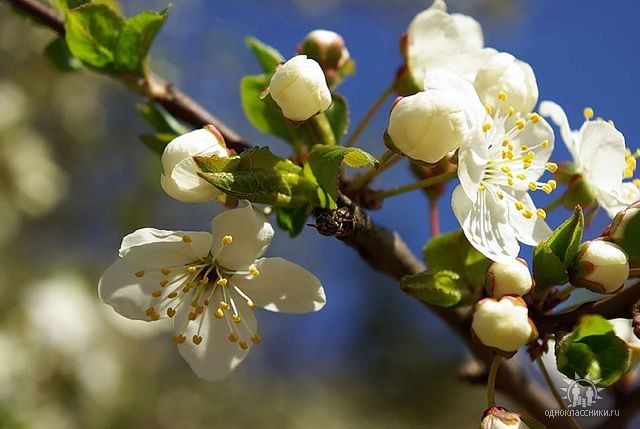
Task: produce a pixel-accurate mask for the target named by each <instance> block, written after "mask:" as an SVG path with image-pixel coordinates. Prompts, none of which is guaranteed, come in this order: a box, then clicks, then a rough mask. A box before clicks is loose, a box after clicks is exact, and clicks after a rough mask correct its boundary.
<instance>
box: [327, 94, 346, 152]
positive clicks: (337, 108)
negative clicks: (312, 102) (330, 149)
mask: <svg viewBox="0 0 640 429" xmlns="http://www.w3.org/2000/svg"><path fill="white" fill-rule="evenodd" d="M331 99H332V102H331V106H329V108H328V109H327V110H325V111H324V114H325V116H326V117H327V119H328V120H329V124H330V126H331V131H333V135H334V137H335V144H340V141H341V140H342V138H343V137H344V135H345V134H346V133H347V130H348V129H349V106H348V104H347V100H345V98H344V97H343V96H341V95H340V94H336V93H333V94H331Z"/></svg>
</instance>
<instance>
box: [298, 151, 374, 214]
mask: <svg viewBox="0 0 640 429" xmlns="http://www.w3.org/2000/svg"><path fill="white" fill-rule="evenodd" d="M343 162H344V163H345V164H346V165H347V166H349V167H353V168H360V167H366V166H368V165H375V164H376V163H377V160H376V159H375V157H373V156H372V155H371V154H369V153H368V152H365V151H364V150H362V149H358V148H354V147H343V146H322V145H316V146H314V147H313V148H312V149H311V152H310V153H309V156H308V157H307V159H306V160H305V163H304V174H305V176H306V177H307V178H309V179H310V180H311V181H313V182H314V183H316V184H317V185H318V187H319V189H318V198H319V203H320V207H322V208H327V209H336V208H337V207H338V206H337V203H336V201H337V198H338V179H339V176H340V166H341V164H342V163H343Z"/></svg>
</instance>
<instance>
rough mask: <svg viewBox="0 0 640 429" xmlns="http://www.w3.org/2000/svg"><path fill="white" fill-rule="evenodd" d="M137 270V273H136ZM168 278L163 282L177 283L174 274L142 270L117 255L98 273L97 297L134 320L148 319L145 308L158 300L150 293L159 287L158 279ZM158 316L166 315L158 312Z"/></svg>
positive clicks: (143, 268)
mask: <svg viewBox="0 0 640 429" xmlns="http://www.w3.org/2000/svg"><path fill="white" fill-rule="evenodd" d="M136 273H137V274H136ZM165 279H167V280H169V284H168V285H167V286H166V287H167V288H169V289H171V288H173V287H174V285H176V284H177V283H176V280H178V281H179V280H180V279H176V276H175V275H174V276H169V277H166V276H164V275H163V274H161V273H160V271H158V270H155V271H151V270H145V267H142V266H140V265H138V264H134V263H132V261H131V260H130V259H129V258H119V259H118V260H117V261H116V262H115V263H114V264H113V265H111V266H110V267H109V268H108V269H107V270H106V271H105V272H104V274H102V277H100V281H99V282H98V296H99V297H100V300H101V301H102V302H104V303H106V304H109V305H110V306H112V307H113V309H114V310H115V311H117V312H118V313H119V314H121V315H122V316H124V317H126V318H129V319H135V320H146V321H148V320H149V317H148V316H147V315H146V314H145V310H146V309H148V308H149V307H152V306H154V305H155V304H157V303H158V298H154V297H153V296H151V293H152V292H153V291H155V290H158V289H160V281H162V280H165ZM159 316H160V317H161V318H164V317H166V315H165V314H164V313H159Z"/></svg>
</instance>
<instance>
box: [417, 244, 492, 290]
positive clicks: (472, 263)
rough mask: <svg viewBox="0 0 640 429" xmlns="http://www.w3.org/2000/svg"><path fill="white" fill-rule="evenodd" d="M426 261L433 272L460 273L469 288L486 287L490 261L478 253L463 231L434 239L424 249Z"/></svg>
mask: <svg viewBox="0 0 640 429" xmlns="http://www.w3.org/2000/svg"><path fill="white" fill-rule="evenodd" d="M423 252H424V260H425V262H426V264H427V266H428V267H429V270H431V271H437V270H448V271H452V272H455V273H458V274H460V275H461V276H462V278H463V279H464V280H465V281H466V283H467V284H469V286H472V287H481V286H482V285H484V281H485V276H486V272H487V267H488V266H489V263H490V262H491V261H489V259H487V258H486V257H485V256H484V255H482V254H481V253H480V252H478V251H477V250H476V249H475V248H473V246H471V244H469V241H468V240H467V238H466V237H465V236H464V234H463V233H462V231H452V232H448V233H445V234H440V235H438V236H437V237H434V238H432V239H431V240H430V241H429V242H428V243H427V244H426V245H425V246H424V249H423Z"/></svg>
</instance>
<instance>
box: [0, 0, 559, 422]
mask: <svg viewBox="0 0 640 429" xmlns="http://www.w3.org/2000/svg"><path fill="white" fill-rule="evenodd" d="M4 1H6V2H8V3H10V4H12V5H13V6H14V7H15V8H16V9H18V10H20V11H22V12H24V13H26V14H28V15H30V16H32V17H33V18H34V19H35V20H36V21H38V22H40V23H41V24H44V25H46V26H48V27H49V28H51V29H52V30H54V31H55V32H57V33H58V34H59V35H61V36H62V35H64V20H63V18H62V16H61V15H60V14H59V13H58V12H57V11H55V10H54V9H52V8H50V7H48V6H46V5H45V4H43V3H40V2H39V1H37V0H4ZM117 78H118V79H119V80H120V81H121V82H122V83H124V84H125V85H127V86H128V87H129V88H131V89H132V90H133V91H135V92H137V93H138V94H140V95H142V96H144V97H147V98H149V99H150V100H153V101H155V102H157V103H159V104H161V105H162V106H163V107H164V108H165V109H166V110H167V111H169V112H170V113H171V114H173V115H174V116H175V117H177V118H179V119H181V120H183V121H185V122H187V123H190V124H191V125H193V126H195V127H200V126H203V125H206V124H213V125H214V126H215V127H216V128H218V129H219V130H220V132H221V133H222V135H223V137H224V138H225V140H226V142H227V145H228V146H229V147H231V148H233V149H235V150H237V151H241V150H242V149H244V148H247V147H249V145H248V143H247V142H245V141H244V140H243V139H242V138H241V137H240V136H239V135H238V134H237V133H236V132H234V131H233V130H232V129H230V128H229V127H228V126H226V125H225V124H224V123H223V122H221V121H220V120H218V119H217V118H216V117H214V116H213V115H211V113H209V112H208V111H207V110H206V109H204V108H203V107H201V106H200V105H199V104H198V103H196V102H195V101H194V100H193V99H191V98H190V97H188V96H187V95H186V94H184V93H183V92H182V91H180V90H179V89H178V88H176V87H175V86H173V85H172V84H170V83H167V82H166V81H165V80H164V79H162V78H160V77H158V76H156V75H154V74H153V73H149V75H148V77H147V79H146V80H145V79H142V78H138V77H132V76H128V75H120V76H117ZM340 206H341V208H343V209H347V212H349V213H350V216H351V221H352V229H351V231H349V232H348V233H347V234H340V235H338V234H328V235H337V236H338V238H339V239H341V240H343V241H344V242H345V243H346V244H347V245H348V246H350V247H352V248H353V249H355V250H356V251H357V252H358V253H359V254H360V256H361V257H362V258H363V259H364V260H365V262H367V264H369V266H371V268H373V269H374V270H377V271H381V272H384V273H386V274H387V275H389V276H390V277H392V278H393V279H395V280H400V279H401V278H402V277H403V276H405V275H410V274H416V273H419V272H421V271H423V270H424V268H425V267H424V265H423V263H422V262H421V261H420V260H419V259H418V258H416V256H415V255H414V254H413V253H412V252H411V251H410V249H409V247H408V246H407V245H406V243H405V242H404V241H403V240H402V238H401V237H400V235H399V234H398V233H397V232H395V231H391V230H389V229H386V228H383V227H381V226H378V225H376V224H375V223H374V222H373V221H372V220H371V218H370V217H369V215H368V214H367V213H366V212H365V211H364V210H362V209H361V208H360V207H359V206H357V205H356V204H353V203H352V202H351V201H350V200H349V199H348V198H346V197H344V196H341V198H340ZM428 307H429V308H430V309H431V311H433V312H434V313H435V314H436V315H438V317H439V318H440V319H442V320H443V321H444V322H445V323H446V324H447V325H448V326H449V327H450V328H451V329H452V330H453V331H454V332H455V333H456V334H457V335H458V336H459V337H460V338H461V339H462V340H463V341H464V342H465V344H466V345H467V347H468V348H469V350H470V351H471V352H472V354H473V355H474V357H475V358H476V359H477V360H478V361H479V362H480V363H482V364H483V365H484V366H485V367H488V366H489V364H490V362H491V360H492V358H493V354H492V352H491V351H490V350H489V349H487V348H486V347H484V346H482V345H481V344H479V343H477V342H474V341H473V340H472V338H471V335H470V310H469V309H466V310H449V309H444V308H440V307H433V306H428ZM496 386H497V388H498V389H499V390H501V391H502V392H504V393H505V394H506V395H507V396H509V397H510V398H511V399H512V400H513V401H515V402H516V403H518V405H520V406H521V407H523V408H525V409H526V410H528V412H529V413H531V414H532V415H534V416H535V417H536V418H537V419H538V420H540V421H542V422H545V423H547V424H549V425H550V427H553V426H554V425H559V424H560V421H555V422H554V421H550V420H549V419H547V418H546V417H545V413H544V411H545V410H546V409H551V408H554V406H555V405H554V403H553V402H552V401H551V398H550V395H548V394H546V393H545V392H544V391H543V390H542V388H541V386H540V385H539V384H537V383H535V382H534V381H532V380H531V379H530V378H529V377H527V376H526V371H525V370H524V369H523V368H522V367H521V366H520V364H519V363H518V362H516V361H515V360H513V359H512V360H510V361H507V362H505V363H504V364H503V365H502V367H501V368H500V372H499V374H498V379H497V383H496Z"/></svg>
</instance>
